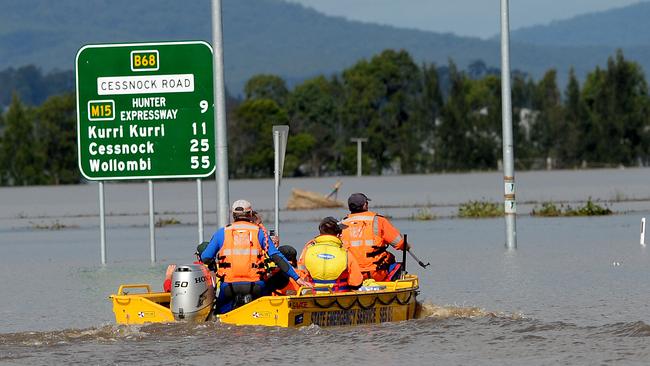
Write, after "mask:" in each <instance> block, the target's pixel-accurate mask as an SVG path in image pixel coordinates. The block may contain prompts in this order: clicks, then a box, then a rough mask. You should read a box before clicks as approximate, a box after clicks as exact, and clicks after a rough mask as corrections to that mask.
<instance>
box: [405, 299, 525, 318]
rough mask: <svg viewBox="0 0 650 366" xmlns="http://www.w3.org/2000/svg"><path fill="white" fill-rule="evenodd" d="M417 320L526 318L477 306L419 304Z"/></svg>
mask: <svg viewBox="0 0 650 366" xmlns="http://www.w3.org/2000/svg"><path fill="white" fill-rule="evenodd" d="M416 318H417V319H424V318H437V319H449V318H469V319H473V318H502V319H512V320H518V319H523V318H524V316H523V315H522V314H516V313H515V314H506V313H500V312H493V311H487V310H484V309H481V308H479V307H476V306H457V305H445V306H440V305H436V304H432V303H420V302H418V307H417V314H416Z"/></svg>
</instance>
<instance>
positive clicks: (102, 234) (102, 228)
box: [99, 180, 106, 265]
mask: <svg viewBox="0 0 650 366" xmlns="http://www.w3.org/2000/svg"><path fill="white" fill-rule="evenodd" d="M99 249H100V252H101V256H102V265H104V264H106V216H105V213H104V181H101V180H100V181H99Z"/></svg>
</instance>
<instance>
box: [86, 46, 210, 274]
mask: <svg viewBox="0 0 650 366" xmlns="http://www.w3.org/2000/svg"><path fill="white" fill-rule="evenodd" d="M212 57H213V56H212V48H211V47H210V45H209V44H208V43H206V42H202V41H188V42H160V43H130V44H127V43H125V44H100V45H86V46H84V47H82V48H81V49H80V50H79V52H78V53H77V58H76V89H77V143H78V157H79V169H80V171H81V174H82V175H83V176H84V177H85V178H87V179H89V180H98V181H100V182H99V190H100V194H99V197H100V230H101V255H102V264H104V263H105V262H106V258H105V257H106V254H105V244H104V242H105V234H104V212H103V207H104V205H103V197H104V189H103V188H104V187H103V182H102V181H103V180H124V179H148V180H149V201H150V202H149V211H150V213H149V218H150V219H149V221H150V233H151V235H150V238H151V261H152V262H155V244H154V234H153V230H154V229H153V185H152V182H151V179H160V178H203V177H207V176H209V175H210V174H212V173H213V172H214V171H215V161H214V157H215V153H214V151H215V143H214V141H215V133H214V113H215V111H214V87H213V60H212ZM197 188H198V189H199V192H198V196H199V211H202V203H201V192H200V180H198V179H197ZM199 223H200V224H202V212H199ZM202 231H203V229H202V228H199V233H200V238H202Z"/></svg>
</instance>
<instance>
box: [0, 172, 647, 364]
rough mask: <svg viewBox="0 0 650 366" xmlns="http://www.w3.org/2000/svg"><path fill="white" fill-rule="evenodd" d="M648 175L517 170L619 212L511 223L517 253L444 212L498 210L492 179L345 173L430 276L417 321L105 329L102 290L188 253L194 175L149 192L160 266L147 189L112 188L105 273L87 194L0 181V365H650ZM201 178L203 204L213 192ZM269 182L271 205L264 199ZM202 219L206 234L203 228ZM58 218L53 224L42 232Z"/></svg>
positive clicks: (157, 271)
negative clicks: (158, 222) (642, 238)
mask: <svg viewBox="0 0 650 366" xmlns="http://www.w3.org/2000/svg"><path fill="white" fill-rule="evenodd" d="M648 173H650V170H649V169H627V170H600V171H586V172H585V171H564V172H550V173H547V172H532V173H522V174H519V175H518V176H517V178H518V192H517V193H518V197H519V199H520V200H521V201H522V202H523V201H536V200H539V201H541V200H563V201H573V202H577V201H582V200H585V199H587V198H588V197H592V198H593V199H599V200H605V201H613V202H611V203H609V204H610V207H611V208H613V209H614V210H615V211H625V213H623V214H618V215H614V216H608V217H582V218H580V217H578V218H533V217H530V216H527V215H525V214H522V215H520V216H519V218H518V220H517V238H518V249H517V250H516V251H506V250H505V249H504V245H503V242H504V237H505V235H504V220H503V219H483V220H466V219H451V218H447V217H446V216H447V215H446V212H453V211H454V210H455V209H456V205H457V204H458V203H460V202H463V201H466V200H469V199H481V198H486V199H493V200H495V201H496V200H499V199H500V197H499V196H500V192H501V191H500V188H499V187H500V186H501V182H500V179H501V178H500V177H499V175H498V174H495V173H475V174H465V175H434V176H407V177H382V178H377V177H374V178H362V179H361V180H357V179H355V178H348V179H346V180H344V188H346V191H345V192H342V193H341V194H342V195H343V196H346V195H347V194H348V193H349V192H353V191H366V192H368V195H369V196H370V197H371V198H373V201H372V204H375V205H377V206H380V207H384V208H383V209H378V211H381V212H384V211H388V212H390V213H396V214H393V216H395V220H394V222H395V224H396V225H397V226H398V227H399V228H400V229H401V230H402V232H404V233H407V234H408V235H409V241H410V242H411V243H412V245H413V247H414V253H415V254H416V255H417V256H419V257H420V259H422V260H423V261H424V262H431V265H430V267H428V268H427V269H422V268H419V267H418V266H417V264H416V263H414V262H413V261H410V262H408V270H409V272H411V273H416V274H418V275H419V276H420V286H421V294H420V296H419V298H418V299H419V301H420V302H421V303H422V304H423V311H422V314H421V317H420V318H419V319H415V320H411V321H406V322H398V323H386V324H381V325H369V326H359V327H352V328H319V327H316V326H312V327H308V328H303V329H276V328H263V327H234V326H228V325H223V324H213V323H209V324H201V325H189V324H167V325H160V324H158V325H145V326H117V325H115V324H114V319H113V314H112V310H111V304H110V302H109V300H108V299H107V297H108V295H109V294H111V293H113V292H115V291H116V290H117V287H118V286H119V285H120V284H122V283H127V282H131V283H133V282H145V283H151V284H152V285H153V286H154V287H155V288H160V287H161V285H162V277H163V275H164V268H165V267H166V265H167V264H168V263H187V262H191V261H192V259H193V258H192V253H193V251H194V247H195V244H196V241H197V240H198V239H197V228H196V226H195V222H196V218H195V216H196V214H195V211H192V208H193V205H195V204H196V198H195V194H196V191H192V189H193V188H194V185H195V183H193V182H184V183H165V184H160V185H159V186H160V187H159V188H158V189H159V190H158V191H157V198H158V199H159V200H160V201H159V202H157V206H156V207H157V210H160V211H159V215H158V216H167V217H178V218H180V219H181V220H180V221H181V222H183V224H181V225H174V226H166V227H162V228H157V230H156V244H157V263H156V264H150V263H149V239H148V235H149V231H148V229H147V227H146V222H147V217H146V208H147V201H146V199H147V198H146V197H147V192H146V185H145V184H110V185H107V208H108V211H109V212H110V213H111V216H109V217H108V229H107V248H108V250H107V257H108V264H107V265H106V266H101V265H99V243H98V241H99V240H98V238H99V233H98V227H97V217H96V216H95V215H96V212H93V210H95V211H96V207H97V202H96V194H97V190H96V186H95V185H83V186H77V187H54V188H45V187H27V188H7V189H0V279H2V281H0V293H2V300H1V301H2V306H0V364H3V365H4V364H10V365H11V364H16V365H41V364H43V365H49V364H92V365H105V364H134V363H139V364H144V365H149V364H151V365H158V364H170V365H171V364H232V365H238V364H260V363H262V364H270V363H280V362H283V363H284V362H290V363H297V364H306V363H310V364H314V365H331V364H343V363H354V364H359V365H371V364H373V365H376V364H381V365H393V364H404V365H430V364H437V365H468V364H481V365H522V364H526V365H549V364H553V365H555V364H566V365H596V364H603V365H608V364H625V365H647V364H649V363H650V350H649V349H650V348H649V347H648V342H649V341H650V305H649V304H650V281H649V280H650V276H649V273H650V253H648V250H649V249H647V248H644V247H642V246H641V245H639V223H640V218H641V217H644V216H645V217H648V216H650V201H649V200H648V199H647V197H649V196H650V189H648V186H647V182H648V176H650V174H648ZM334 181H335V179H330V178H322V179H306V180H300V179H295V180H287V181H285V182H284V183H283V190H284V191H285V192H284V193H283V197H284V198H283V200H282V201H283V202H286V201H285V199H286V198H287V197H288V193H287V192H288V191H289V190H290V188H291V187H299V188H307V189H311V190H316V191H321V192H325V191H327V187H328V186H330V185H331V184H333V182H334ZM370 182H371V184H369V187H366V186H364V188H361V186H360V184H359V183H370ZM454 182H455V183H454ZM486 182H490V184H491V188H486V187H484V186H485V185H487V183H486ZM562 182H564V183H562ZM397 183H400V184H397ZM232 185H233V190H232V192H233V194H232V196H233V198H235V197H243V196H247V197H253V198H252V200H253V203H254V204H255V205H256V206H257V207H258V208H261V209H263V210H267V211H270V210H271V209H272V206H271V204H272V196H271V194H272V184H271V183H269V181H239V182H233V184H232ZM205 186H206V187H205V188H204V190H205V193H206V199H205V200H206V208H209V207H208V203H207V201H209V199H210V198H209V197H210V195H212V196H214V195H215V194H214V193H210V192H208V189H209V186H210V184H208V183H206V185H205ZM266 186H268V190H269V195H268V196H269V197H266V196H265V197H262V196H263V194H261V193H260V191H263V190H264V189H266V188H265V187H266ZM346 186H347V187H346ZM545 186H546V187H547V188H545ZM143 187H144V188H143ZM212 187H214V185H213V184H212ZM454 187H455V188H456V189H455V190H454ZM524 187H526V189H527V190H525V188H524ZM366 188H368V189H366ZM491 190H497V191H496V193H494V192H491ZM133 191H135V192H136V193H133ZM441 191H442V192H443V193H440V192H441ZM111 192H112V193H111ZM248 192H250V195H247V193H248ZM371 192H372V193H371ZM118 193H120V194H121V195H118ZM93 194H94V196H93ZM111 194H112V196H111ZM166 194H167V195H168V196H165V195H166ZM419 197H425V198H423V199H424V200H428V201H427V205H428V206H429V207H430V208H431V210H432V211H433V212H434V213H439V214H440V216H441V218H439V219H437V220H432V221H411V220H405V219H401V218H400V216H401V215H400V212H401V213H403V215H402V216H403V217H408V215H409V212H415V211H416V209H415V208H414V207H413V206H419V202H421V201H422V199H420V198H419ZM111 199H113V200H115V202H114V203H111ZM21 201H22V202H23V203H22V204H21ZM129 201H130V202H131V203H130V204H129V203H128V202H129ZM397 206H404V207H397ZM111 207H112V208H111ZM400 210H401V211H400ZM524 211H525V210H524ZM330 213H332V214H335V215H336V214H339V215H340V214H342V213H343V211H341V210H333V211H322V212H320V211H317V212H303V213H295V212H282V215H283V216H282V217H283V222H282V224H281V226H280V228H281V234H282V240H283V244H292V245H294V246H296V247H301V246H302V243H304V242H305V241H307V240H308V239H309V238H311V237H312V236H313V235H314V233H315V228H316V221H315V220H316V217H314V216H317V215H323V214H330ZM291 215H293V216H291ZM211 216H214V214H213V213H212V214H211ZM285 216H286V217H287V218H288V219H287V220H284V217H285ZM269 217H271V216H270V215H269ZM206 219H207V221H208V224H207V225H206V236H209V234H207V233H208V232H210V231H213V230H214V229H215V227H214V223H210V221H211V217H208V216H206ZM185 220H186V221H185ZM192 220H194V221H192ZM268 221H269V222H272V220H268ZM52 222H58V223H61V224H63V226H65V227H63V228H62V229H60V230H43V229H38V228H37V227H38V226H47V225H51V224H52ZM408 259H409V260H410V259H411V258H408Z"/></svg>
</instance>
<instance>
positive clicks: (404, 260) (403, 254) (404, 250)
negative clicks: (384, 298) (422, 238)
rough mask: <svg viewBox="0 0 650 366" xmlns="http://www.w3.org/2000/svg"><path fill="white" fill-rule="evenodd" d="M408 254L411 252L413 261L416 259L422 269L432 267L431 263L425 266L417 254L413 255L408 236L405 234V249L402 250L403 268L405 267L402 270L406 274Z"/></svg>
mask: <svg viewBox="0 0 650 366" xmlns="http://www.w3.org/2000/svg"><path fill="white" fill-rule="evenodd" d="M407 248H408V249H407ZM406 252H409V254H410V255H411V257H413V259H415V261H416V262H418V264H419V265H420V267H422V268H427V266H430V265H431V263H427V264H424V262H422V261H421V260H419V259H418V257H416V256H415V254H413V252H411V248H409V244H408V235H407V234H404V249H402V267H403V268H402V273H406Z"/></svg>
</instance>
